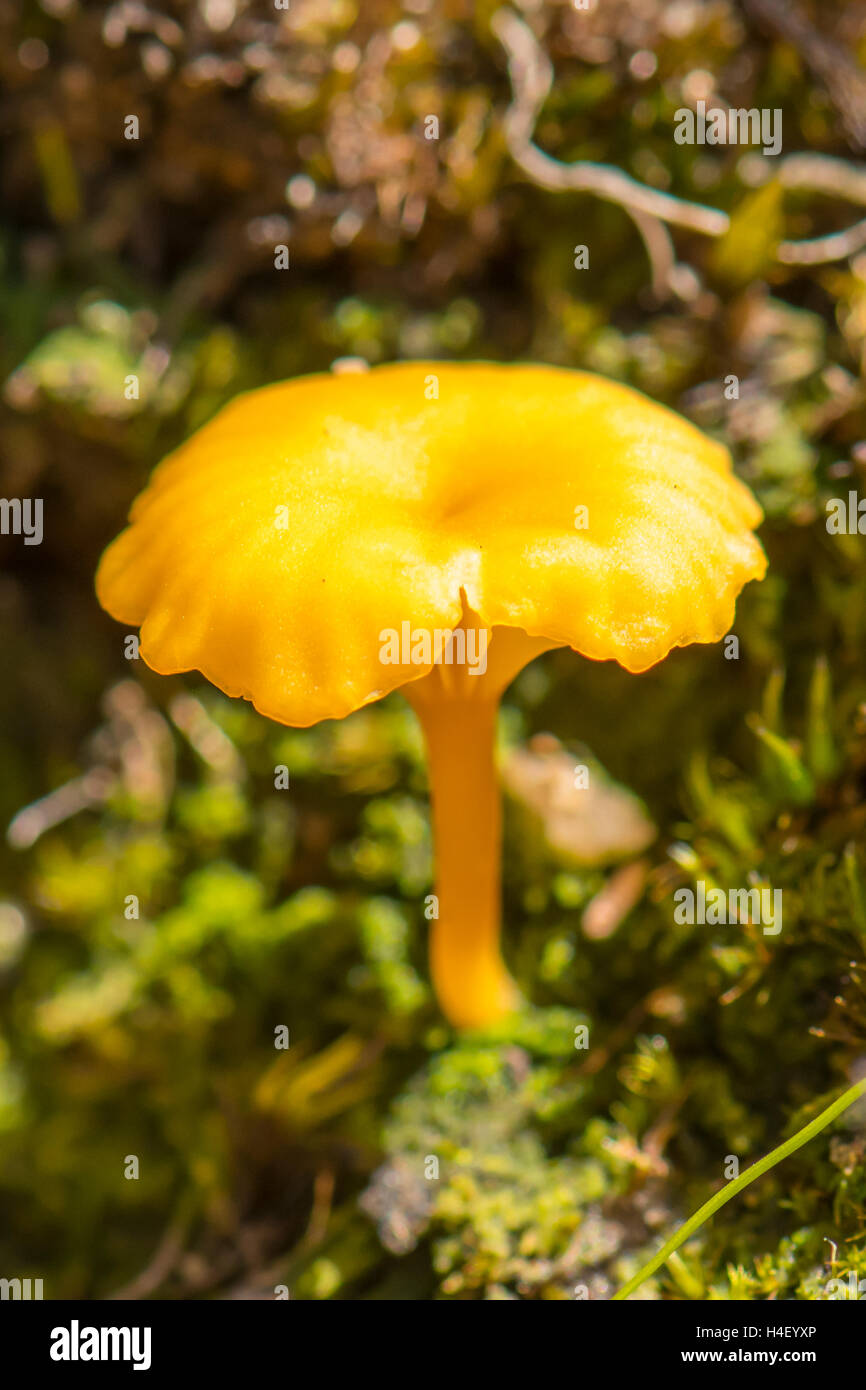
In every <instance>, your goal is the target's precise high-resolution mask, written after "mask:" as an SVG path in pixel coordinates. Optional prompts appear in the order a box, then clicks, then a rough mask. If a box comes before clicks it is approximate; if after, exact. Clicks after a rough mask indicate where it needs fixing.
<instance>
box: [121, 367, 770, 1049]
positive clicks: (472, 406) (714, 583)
mask: <svg viewBox="0 0 866 1390" xmlns="http://www.w3.org/2000/svg"><path fill="white" fill-rule="evenodd" d="M760 519H761V512H760V509H759V507H758V505H757V503H756V502H755V500H754V498H753V497H752V495H751V493H750V492H749V491H748V489H747V488H746V487H745V486H744V485H743V484H742V483H741V482H740V481H739V480H738V479H737V478H736V477H735V476H734V474H733V473H732V471H731V464H730V459H729V457H728V454H727V452H726V451H725V450H724V449H723V448H722V447H721V445H719V444H717V443H714V442H713V441H711V440H710V439H708V438H706V437H705V436H704V435H703V434H701V433H700V431H698V430H697V429H696V428H695V427H694V426H693V425H691V424H689V423H688V422H687V421H685V420H683V419H681V418H680V417H679V416H678V415H675V414H674V413H672V412H671V411H670V410H667V409H665V408H663V407H662V406H659V405H656V404H654V403H653V402H651V401H649V400H647V399H646V398H645V397H644V396H641V395H639V394H638V393H637V392H635V391H632V390H630V389H629V388H627V387H625V386H620V385H618V384H616V383H613V382H610V381H606V380H604V379H602V378H600V377H596V376H592V375H589V374H587V373H583V372H573V371H567V370H563V369H558V368H552V367H542V366H496V365H488V364H481V363H479V364H475V363H472V364H445V363H434V362H428V363H422V362H411V363H403V364H399V365H396V366H385V367H377V368H375V369H373V370H372V371H370V372H368V373H364V374H346V375H319V376H310V377H302V378H300V379H298V380H295V381H288V382H282V383H279V384H278V385H275V386H269V387H266V388H264V389H262V390H259V391H254V392H251V393H250V394H248V395H244V396H241V397H239V398H238V399H236V400H235V401H233V402H232V403H231V404H230V405H229V406H227V407H226V408H225V409H224V410H222V411H221V412H220V413H219V414H218V415H217V416H216V418H215V419H214V420H212V421H211V422H210V424H208V425H206V426H205V427H204V428H203V429H201V430H199V431H198V433H197V434H195V435H194V436H193V437H192V438H191V439H190V440H189V441H188V442H187V443H186V444H184V445H183V446H182V447H181V448H180V449H178V450H177V451H176V452H175V453H173V454H171V455H170V456H169V457H168V458H167V459H166V460H165V461H164V462H163V463H162V464H160V466H159V467H158V468H157V469H156V471H155V472H154V475H153V477H152V479H151V482H150V484H149V486H148V487H147V488H146V489H145V491H144V492H143V493H142V494H141V495H140V496H139V497H138V499H137V500H136V502H135V503H134V505H133V507H132V511H131V513H130V524H129V526H128V528H127V529H126V530H125V531H124V532H123V533H122V534H121V535H120V536H119V537H118V538H117V539H116V540H115V541H114V542H113V544H112V545H110V546H109V548H108V550H107V551H106V553H105V555H104V556H103V558H102V561H101V564H100V568H99V573H98V576H97V592H98V595H99V599H100V602H101V603H102V604H103V606H104V607H105V608H106V609H107V610H108V611H109V612H110V613H111V614H112V615H113V616H114V617H115V618H118V619H119V620H120V621H121V622H124V623H127V624H135V625H140V627H141V643H140V652H141V655H142V657H143V658H144V660H145V661H146V662H147V663H148V665H150V666H151V667H153V669H154V670H156V671H159V672H161V673H163V674H169V673H174V672H178V671H189V670H198V671H201V672H202V673H203V674H204V675H205V676H206V677H207V678H208V679H209V680H211V681H212V682H213V683H214V684H215V685H217V686H219V688H220V689H221V690H223V691H225V692H226V693H227V694H228V695H233V696H243V697H244V698H245V699H248V700H251V701H252V703H253V704H254V706H255V708H256V709H257V710H259V711H260V712H261V713H262V714H265V715H267V716H269V717H270V718H271V719H275V720H278V721H279V722H280V723H283V724H290V725H299V726H306V725H310V724H314V723H316V722H317V721H318V720H320V719H339V718H342V717H343V716H345V715H347V714H350V713H351V712H352V711H353V710H356V709H358V708H360V707H361V706H362V705H366V704H369V703H370V702H371V701H373V700H378V699H380V698H381V697H382V696H383V695H386V694H387V693H388V692H389V691H392V690H396V689H398V688H401V689H402V691H403V694H404V695H405V696H406V698H407V699H408V700H409V701H410V702H411V704H412V706H413V708H414V709H415V711H416V712H417V715H418V717H419V719H420V721H421V724H422V726H423V730H424V735H425V739H426V744H427V749H428V754H429V769H430V786H431V795H432V803H433V821H434V838H435V846H436V859H437V872H436V884H437V896H438V912H439V916H438V919H437V920H435V921H434V922H433V924H432V938H431V972H432V977H433V981H434V984H435V987H436V992H437V994H438V997H439V1000H440V1003H441V1005H442V1008H443V1010H444V1012H445V1014H446V1015H447V1017H448V1018H449V1019H450V1020H451V1021H452V1022H453V1023H455V1024H456V1025H458V1026H462V1027H470V1026H477V1025H484V1024H487V1023H490V1022H492V1021H494V1020H495V1019H497V1018H499V1017H501V1016H502V1015H503V1014H504V1013H506V1012H508V1011H509V1010H510V1009H512V1008H513V1007H514V1006H515V1005H516V1003H517V998H518V997H517V993H516V990H515V987H514V984H513V982H512V980H511V978H510V977H509V975H508V973H507V971H506V969H505V967H504V965H503V962H502V958H501V955H500V948H499V925H500V902H499V884H500V863H499V860H500V838H501V819H500V801H499V791H498V787H497V781H496V773H495V764H494V731H495V724H496V713H497V708H498V704H499V699H500V696H501V694H502V692H503V690H504V689H505V687H506V686H507V685H508V684H509V682H510V681H511V680H512V679H513V678H514V676H516V674H517V673H518V671H520V670H521V668H522V667H523V666H525V665H526V663H527V662H529V661H531V660H532V659H533V658H534V657H535V656H537V655H538V654H539V653H541V652H544V651H546V650H548V649H550V648H551V647H556V646H569V647H572V648H574V649H575V650H576V651H577V652H580V653H581V654H582V655H584V656H587V657H590V658H592V659H593V660H599V661H601V660H610V659H613V660H615V661H617V662H619V663H620V665H622V666H624V667H625V668H626V670H628V671H633V672H639V671H645V670H646V669H647V668H648V667H650V666H652V665H654V664H655V663H656V662H658V661H661V660H662V658H663V657H665V656H666V655H667V654H668V652H669V651H670V650H671V649H672V648H673V647H681V646H686V645H687V644H689V643H691V642H715V641H718V640H719V639H720V638H721V637H722V636H724V635H725V634H726V633H727V632H728V631H729V629H730V627H731V623H732V620H733V615H734V605H735V602H736V597H737V595H738V593H739V591H740V589H741V588H742V587H743V585H744V584H745V583H747V582H748V581H749V580H750V579H756V578H760V577H762V576H763V574H764V571H765V568H766V561H765V558H764V553H763V551H762V549H761V546H760V545H759V543H758V541H757V540H756V539H755V537H754V535H753V534H752V531H753V528H754V527H755V526H756V525H757V524H758V522H759V521H760ZM449 634H450V636H449Z"/></svg>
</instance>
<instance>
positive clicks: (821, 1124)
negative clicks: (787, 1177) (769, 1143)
mask: <svg viewBox="0 0 866 1390" xmlns="http://www.w3.org/2000/svg"><path fill="white" fill-rule="evenodd" d="M864 1095H866V1078H864V1080H862V1081H858V1082H857V1084H856V1086H851V1087H849V1089H848V1090H847V1091H844V1092H843V1094H842V1095H841V1096H839V1097H838V1099H837V1100H834V1101H833V1103H832V1105H828V1106H827V1109H826V1110H822V1111H821V1114H820V1115H818V1116H817V1117H816V1118H815V1119H814V1120H812V1121H811V1123H810V1124H808V1125H805V1126H804V1127H803V1129H801V1130H799V1131H798V1133H797V1134H795V1135H794V1136H793V1137H792V1138H791V1139H786V1140H785V1142H784V1144H780V1145H779V1146H778V1148H775V1149H773V1150H771V1152H770V1153H768V1154H765V1155H764V1157H763V1158H759V1159H758V1161H757V1163H753V1164H752V1166H751V1168H747V1169H746V1171H745V1172H744V1173H741V1174H740V1176H739V1177H738V1178H734V1180H733V1182H730V1183H728V1185H727V1186H726V1187H724V1188H722V1190H721V1191H719V1192H717V1193H716V1194H715V1195H714V1196H713V1197H711V1198H710V1200H709V1201H708V1202H704V1205H703V1206H702V1207H699V1208H698V1210H697V1211H696V1212H695V1213H694V1215H693V1216H690V1217H689V1219H688V1221H686V1222H685V1223H684V1224H683V1225H682V1226H680V1228H679V1230H678V1231H676V1232H675V1234H674V1235H672V1236H671V1238H670V1240H669V1241H667V1242H666V1243H665V1244H664V1245H663V1246H662V1248H661V1250H660V1251H659V1252H658V1254H657V1255H653V1257H652V1259H651V1260H650V1261H649V1262H648V1263H647V1264H645V1265H644V1267H643V1269H640V1270H638V1272H637V1274H635V1275H634V1277H633V1278H631V1279H629V1281H628V1283H627V1284H623V1286H622V1288H621V1289H618V1290H617V1292H616V1293H615V1294H614V1296H613V1297H614V1301H616V1300H617V1299H623V1298H628V1296H629V1294H633V1293H634V1291H635V1289H639V1288H640V1286H641V1284H642V1283H643V1282H644V1280H646V1279H648V1278H649V1277H650V1275H651V1274H655V1272H656V1270H657V1269H658V1268H659V1267H660V1266H661V1265H663V1264H664V1263H665V1261H666V1260H668V1259H670V1257H671V1255H672V1254H673V1253H674V1251H675V1250H678V1249H679V1247H680V1246H681V1245H682V1243H683V1241H686V1240H688V1238H689V1236H691V1235H694V1233H695V1231H697V1230H700V1228H701V1226H703V1224H704V1222H705V1221H708V1220H709V1218H710V1217H711V1216H714V1215H715V1213H716V1212H717V1211H718V1210H719V1208H720V1207H723V1206H724V1205H725V1203H726V1202H729V1201H730V1200H731V1198H732V1197H736V1195H737V1193H738V1192H742V1190H743V1188H744V1187H748V1186H749V1183H750V1182H754V1181H755V1179H756V1178H760V1177H762V1176H763V1174H764V1173H768V1172H769V1171H770V1169H771V1168H775V1166H776V1164H777V1163H781V1162H782V1159H783V1158H787V1157H788V1156H789V1154H792V1153H796V1152H797V1150H798V1149H801V1148H802V1147H803V1145H804V1144H808V1142H809V1140H810V1139H814V1138H815V1135H816V1134H820V1133H821V1130H822V1129H825V1128H826V1127H827V1125H829V1124H830V1122H831V1121H832V1120H835V1119H836V1117H837V1115H841V1114H842V1112H843V1110H847V1109H848V1107H849V1106H851V1105H853V1104H854V1102H855V1101H858V1100H859V1099H860V1098H861V1096H864Z"/></svg>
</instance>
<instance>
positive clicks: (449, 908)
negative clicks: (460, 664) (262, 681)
mask: <svg viewBox="0 0 866 1390" xmlns="http://www.w3.org/2000/svg"><path fill="white" fill-rule="evenodd" d="M406 693H407V694H408V695H410V697H411V694H412V691H411V687H410V689H409V690H408V691H407V692H406ZM412 703H413V705H414V707H415V710H416V713H417V714H418V717H419V719H420V721H421V726H422V728H423V730H424V738H425V740H426V744H427V751H428V758H429V776H430V796H431V800H432V810H433V837H434V843H435V849H436V893H437V897H438V912H439V916H438V918H436V919H434V920H433V923H432V932H431V938H430V972H431V975H432V978H433V983H434V986H435V989H436V994H437V996H438V998H439V1002H440V1004H441V1006H442V1010H443V1012H444V1013H445V1015H446V1017H447V1018H448V1019H449V1021H450V1022H451V1023H453V1024H455V1026H456V1027H458V1028H477V1027H481V1026H483V1025H485V1024H489V1023H493V1022H495V1021H496V1019H498V1018H501V1017H502V1016H503V1015H505V1014H508V1013H511V1012H512V1011H513V1010H514V1009H515V1008H516V1007H517V1006H518V1004H519V1003H520V996H519V994H518V991H517V987H516V985H515V983H514V981H513V980H512V979H511V976H510V975H509V974H508V971H507V970H506V969H505V966H504V964H503V961H502V956H501V955H500V952H499V925H500V869H499V864H500V849H501V842H502V808H501V802H500V793H499V784H498V778H497V775H496V763H495V755H494V745H495V737H496V713H497V709H498V707H499V698H498V692H496V694H493V692H491V691H485V692H483V693H482V692H480V691H479V693H478V695H477V696H473V695H466V696H462V695H458V694H454V695H451V697H450V698H448V699H444V700H441V701H427V700H423V701H422V700H418V701H417V702H416V701H415V700H413V701H412Z"/></svg>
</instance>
